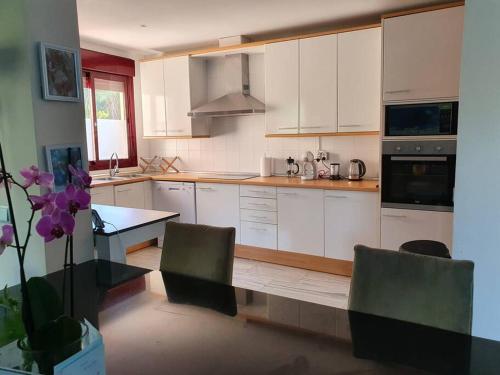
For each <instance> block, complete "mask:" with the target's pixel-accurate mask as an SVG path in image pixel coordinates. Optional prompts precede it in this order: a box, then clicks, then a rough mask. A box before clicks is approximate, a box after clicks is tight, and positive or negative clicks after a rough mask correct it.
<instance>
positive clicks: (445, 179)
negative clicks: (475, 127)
mask: <svg viewBox="0 0 500 375" xmlns="http://www.w3.org/2000/svg"><path fill="white" fill-rule="evenodd" d="M455 164H456V140H426V141H418V140H411V141H393V140H391V141H389V140H385V141H383V142H382V184H381V185H382V207H386V208H402V209H416V210H428V211H453V192H454V188H455Z"/></svg>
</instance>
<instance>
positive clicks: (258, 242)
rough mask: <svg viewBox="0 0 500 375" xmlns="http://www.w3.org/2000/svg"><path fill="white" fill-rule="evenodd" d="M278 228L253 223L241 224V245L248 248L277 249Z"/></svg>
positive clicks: (271, 225)
mask: <svg viewBox="0 0 500 375" xmlns="http://www.w3.org/2000/svg"><path fill="white" fill-rule="evenodd" d="M276 232H277V226H276V225H273V224H263V223H257V222H252V221H242V222H241V243H242V244H243V245H248V246H256V247H264V248H267V249H274V250H275V249H276V248H277V234H276Z"/></svg>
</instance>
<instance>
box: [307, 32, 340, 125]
mask: <svg viewBox="0 0 500 375" xmlns="http://www.w3.org/2000/svg"><path fill="white" fill-rule="evenodd" d="M299 49H300V53H299V55H300V64H299V66H300V101H299V103H300V111H299V113H300V126H299V129H300V132H301V133H324V132H336V131H337V35H325V36H320V37H317V38H307V39H301V40H300V42H299Z"/></svg>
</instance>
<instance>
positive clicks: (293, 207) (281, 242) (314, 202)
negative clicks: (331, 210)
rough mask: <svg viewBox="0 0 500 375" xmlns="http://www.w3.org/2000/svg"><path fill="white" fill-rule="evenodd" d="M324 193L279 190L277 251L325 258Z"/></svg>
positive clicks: (297, 189)
mask: <svg viewBox="0 0 500 375" xmlns="http://www.w3.org/2000/svg"><path fill="white" fill-rule="evenodd" d="M323 206H324V205H323V190H317V189H303V188H278V250H283V251H291V252H296V253H302V254H308V255H317V256H324V255H325V239H324V209H323Z"/></svg>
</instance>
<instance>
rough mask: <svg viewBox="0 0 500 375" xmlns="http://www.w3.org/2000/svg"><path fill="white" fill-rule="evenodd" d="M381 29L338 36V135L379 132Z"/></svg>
mask: <svg viewBox="0 0 500 375" xmlns="http://www.w3.org/2000/svg"><path fill="white" fill-rule="evenodd" d="M381 33H382V32H381V29H380V28H379V27H376V28H373V29H366V30H359V31H352V32H348V33H341V34H339V37H338V38H339V41H338V43H339V48H338V53H339V56H338V61H339V66H338V79H339V124H338V127H339V132H359V131H378V130H380V108H381V102H380V90H381V87H380V85H381V81H382V67H381V64H382V40H381V39H382V36H381Z"/></svg>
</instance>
